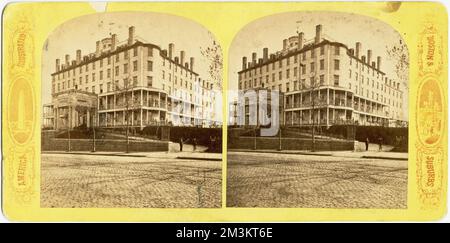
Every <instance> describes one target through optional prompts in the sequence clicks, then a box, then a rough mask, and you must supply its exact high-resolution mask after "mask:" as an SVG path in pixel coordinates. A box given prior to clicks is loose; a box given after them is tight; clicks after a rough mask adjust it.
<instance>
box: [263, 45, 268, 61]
mask: <svg viewBox="0 0 450 243" xmlns="http://www.w3.org/2000/svg"><path fill="white" fill-rule="evenodd" d="M268 59H269V48H267V47H265V48H264V49H263V62H266V61H267V60H268Z"/></svg>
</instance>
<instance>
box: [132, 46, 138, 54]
mask: <svg viewBox="0 0 450 243" xmlns="http://www.w3.org/2000/svg"><path fill="white" fill-rule="evenodd" d="M137 54H138V47H137V46H136V47H134V48H133V56H137Z"/></svg>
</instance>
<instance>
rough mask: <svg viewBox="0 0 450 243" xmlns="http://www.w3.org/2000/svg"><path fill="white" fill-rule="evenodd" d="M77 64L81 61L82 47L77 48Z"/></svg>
mask: <svg viewBox="0 0 450 243" xmlns="http://www.w3.org/2000/svg"><path fill="white" fill-rule="evenodd" d="M76 60H77V62H76V63H77V64H80V63H81V50H80V49H78V50H77V59H76Z"/></svg>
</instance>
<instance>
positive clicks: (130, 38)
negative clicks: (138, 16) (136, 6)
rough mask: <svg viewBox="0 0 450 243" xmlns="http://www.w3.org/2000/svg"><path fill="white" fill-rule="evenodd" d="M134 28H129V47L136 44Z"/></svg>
mask: <svg viewBox="0 0 450 243" xmlns="http://www.w3.org/2000/svg"><path fill="white" fill-rule="evenodd" d="M134 38H135V36H134V26H130V28H128V45H133V43H134Z"/></svg>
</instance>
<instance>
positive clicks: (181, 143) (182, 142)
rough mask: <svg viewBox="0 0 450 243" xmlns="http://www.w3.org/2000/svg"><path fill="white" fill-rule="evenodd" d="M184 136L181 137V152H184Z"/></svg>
mask: <svg viewBox="0 0 450 243" xmlns="http://www.w3.org/2000/svg"><path fill="white" fill-rule="evenodd" d="M183 142H184V141H183V137H180V152H183Z"/></svg>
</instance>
